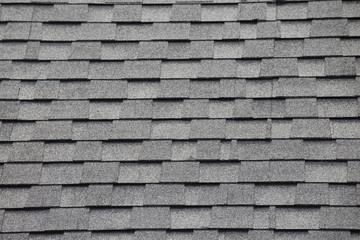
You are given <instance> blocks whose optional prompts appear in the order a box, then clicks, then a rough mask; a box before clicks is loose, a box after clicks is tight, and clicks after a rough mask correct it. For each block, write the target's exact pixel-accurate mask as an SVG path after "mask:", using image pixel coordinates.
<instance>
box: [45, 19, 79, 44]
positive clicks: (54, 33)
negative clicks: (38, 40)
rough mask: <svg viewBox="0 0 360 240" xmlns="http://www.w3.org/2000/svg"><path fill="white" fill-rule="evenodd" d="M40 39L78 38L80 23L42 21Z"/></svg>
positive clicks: (61, 39)
mask: <svg viewBox="0 0 360 240" xmlns="http://www.w3.org/2000/svg"><path fill="white" fill-rule="evenodd" d="M42 30H43V31H42V40H51V41H75V40H77V39H79V33H80V32H81V25H80V24H64V23H58V24H53V23H44V24H43V26H42Z"/></svg>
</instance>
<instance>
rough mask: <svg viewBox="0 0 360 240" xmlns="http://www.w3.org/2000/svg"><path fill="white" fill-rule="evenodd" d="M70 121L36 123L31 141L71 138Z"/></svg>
mask: <svg viewBox="0 0 360 240" xmlns="http://www.w3.org/2000/svg"><path fill="white" fill-rule="evenodd" d="M71 128H72V122H71V121H37V122H36V127H35V130H34V136H33V139H44V140H63V139H71V137H72V130H71Z"/></svg>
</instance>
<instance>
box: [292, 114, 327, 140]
mask: <svg viewBox="0 0 360 240" xmlns="http://www.w3.org/2000/svg"><path fill="white" fill-rule="evenodd" d="M291 136H292V137H296V138H330V137H331V130H330V121H329V120H328V119H293V121H292V126H291Z"/></svg>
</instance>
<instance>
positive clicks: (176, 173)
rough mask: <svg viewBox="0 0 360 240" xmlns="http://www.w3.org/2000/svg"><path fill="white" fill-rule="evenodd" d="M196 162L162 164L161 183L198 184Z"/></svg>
mask: <svg viewBox="0 0 360 240" xmlns="http://www.w3.org/2000/svg"><path fill="white" fill-rule="evenodd" d="M198 181H199V163H198V162H163V163H162V172H161V182H198Z"/></svg>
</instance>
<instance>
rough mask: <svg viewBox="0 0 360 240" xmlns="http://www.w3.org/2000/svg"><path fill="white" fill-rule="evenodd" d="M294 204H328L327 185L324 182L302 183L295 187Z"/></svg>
mask: <svg viewBox="0 0 360 240" xmlns="http://www.w3.org/2000/svg"><path fill="white" fill-rule="evenodd" d="M295 203H296V204H303V205H320V204H325V205H327V204H329V186H328V184H326V183H302V184H298V185H297V188H296V198H295Z"/></svg>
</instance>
